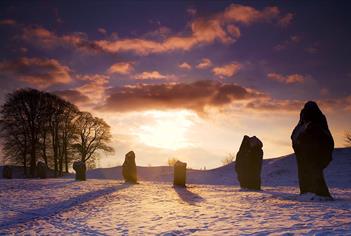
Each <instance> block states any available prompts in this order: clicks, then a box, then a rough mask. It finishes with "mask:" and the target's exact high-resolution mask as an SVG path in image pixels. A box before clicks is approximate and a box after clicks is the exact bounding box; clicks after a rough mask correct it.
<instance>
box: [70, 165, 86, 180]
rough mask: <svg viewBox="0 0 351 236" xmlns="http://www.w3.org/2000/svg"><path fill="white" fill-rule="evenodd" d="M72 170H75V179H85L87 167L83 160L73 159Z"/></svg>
mask: <svg viewBox="0 0 351 236" xmlns="http://www.w3.org/2000/svg"><path fill="white" fill-rule="evenodd" d="M73 170H74V171H75V172H76V180H86V171H87V167H86V165H85V162H83V161H75V162H74V163H73Z"/></svg>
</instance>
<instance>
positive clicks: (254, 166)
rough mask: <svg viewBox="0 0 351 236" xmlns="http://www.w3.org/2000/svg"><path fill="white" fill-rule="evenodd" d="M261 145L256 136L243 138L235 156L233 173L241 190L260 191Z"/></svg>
mask: <svg viewBox="0 0 351 236" xmlns="http://www.w3.org/2000/svg"><path fill="white" fill-rule="evenodd" d="M262 147H263V144H262V142H261V140H259V139H258V138H257V137H256V136H253V137H249V136H247V135H245V136H244V138H243V141H242V142H241V145H240V149H239V152H238V153H237V154H236V160H235V171H236V173H237V177H238V181H239V183H240V187H241V188H247V189H252V190H260V189H261V168H262V159H263V150H262Z"/></svg>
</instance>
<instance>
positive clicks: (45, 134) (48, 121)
mask: <svg viewBox="0 0 351 236" xmlns="http://www.w3.org/2000/svg"><path fill="white" fill-rule="evenodd" d="M0 138H1V142H2V148H3V152H4V154H5V158H6V159H7V160H8V162H11V163H15V164H21V165H23V166H24V171H25V174H27V173H26V170H27V166H28V165H29V166H30V174H31V176H32V177H34V176H35V172H36V162H37V161H38V160H40V159H41V158H42V160H43V161H44V162H45V164H46V165H47V166H48V167H49V168H52V169H54V173H55V176H58V175H60V176H61V175H62V174H63V171H64V170H65V172H68V168H69V163H70V162H72V161H73V160H74V159H75V157H76V154H77V153H78V154H79V159H81V160H82V161H84V162H87V164H88V165H89V166H90V167H94V166H95V163H94V162H95V161H96V159H95V158H96V157H97V154H98V153H99V152H100V151H105V152H112V151H113V148H112V147H110V146H109V145H108V143H109V142H110V141H111V133H110V126H109V125H108V124H107V123H106V122H105V121H104V120H102V119H100V118H97V117H93V116H92V115H91V114H90V113H88V112H80V111H79V109H78V108H77V107H76V106H75V105H73V104H71V103H70V102H68V101H65V100H63V99H61V98H60V97H58V96H56V95H53V94H50V93H46V92H41V91H38V90H35V89H20V90H17V91H15V92H13V93H10V94H8V95H7V97H6V100H5V103H4V104H3V105H2V107H1V109H0Z"/></svg>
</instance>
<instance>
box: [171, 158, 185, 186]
mask: <svg viewBox="0 0 351 236" xmlns="http://www.w3.org/2000/svg"><path fill="white" fill-rule="evenodd" d="M185 183H186V163H185V162H181V161H177V162H176V163H175V164H174V179H173V185H175V186H182V187H185Z"/></svg>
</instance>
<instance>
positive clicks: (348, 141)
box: [345, 132, 351, 147]
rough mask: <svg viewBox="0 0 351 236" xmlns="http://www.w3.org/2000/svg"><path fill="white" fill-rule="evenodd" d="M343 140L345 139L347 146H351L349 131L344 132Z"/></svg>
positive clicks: (350, 133)
mask: <svg viewBox="0 0 351 236" xmlns="http://www.w3.org/2000/svg"><path fill="white" fill-rule="evenodd" d="M345 141H346V145H347V146H348V147H350V146H351V132H347V133H346V134H345Z"/></svg>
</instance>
